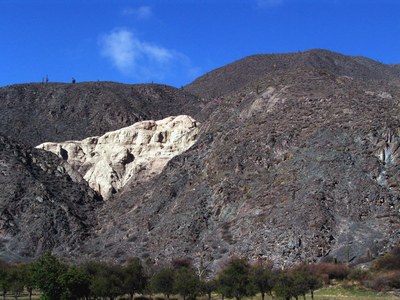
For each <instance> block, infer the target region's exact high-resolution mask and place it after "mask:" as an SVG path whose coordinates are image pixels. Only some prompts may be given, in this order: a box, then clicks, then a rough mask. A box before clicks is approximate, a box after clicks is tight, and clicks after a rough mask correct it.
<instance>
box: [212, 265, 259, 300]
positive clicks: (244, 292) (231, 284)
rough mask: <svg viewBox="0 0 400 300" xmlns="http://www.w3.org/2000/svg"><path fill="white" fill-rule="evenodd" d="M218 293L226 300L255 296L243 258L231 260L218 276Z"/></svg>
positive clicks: (248, 266)
mask: <svg viewBox="0 0 400 300" xmlns="http://www.w3.org/2000/svg"><path fill="white" fill-rule="evenodd" d="M218 283H219V284H218V285H219V291H220V292H221V293H222V295H223V296H226V297H227V298H229V299H231V298H236V300H240V299H242V298H243V297H248V296H253V295H255V294H256V288H255V286H254V285H253V283H252V282H251V281H250V265H249V263H248V261H247V259H245V258H241V259H239V258H238V259H233V260H231V261H230V262H229V264H228V267H227V268H226V269H224V270H223V271H222V273H220V274H219V276H218Z"/></svg>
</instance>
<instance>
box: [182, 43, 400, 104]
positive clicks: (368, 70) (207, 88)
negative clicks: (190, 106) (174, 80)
mask: <svg viewBox="0 0 400 300" xmlns="http://www.w3.org/2000/svg"><path fill="white" fill-rule="evenodd" d="M296 68H311V69H315V70H325V71H327V72H330V73H332V74H334V75H335V76H337V77H340V76H347V77H351V78H354V79H360V80H389V79H393V78H398V79H399V78H400V68H399V67H398V65H385V64H382V63H380V62H377V61H374V60H372V59H369V58H366V57H361V56H349V55H343V54H340V53H335V52H332V51H328V50H323V49H312V50H307V51H303V52H294V53H279V54H258V55H251V56H248V57H245V58H243V59H240V60H238V61H235V62H233V63H230V64H228V65H226V66H223V67H221V68H218V69H215V70H213V71H211V72H209V73H207V74H205V75H203V76H201V77H199V78H197V79H196V80H195V81H193V82H192V83H190V84H188V85H187V86H185V87H184V90H185V91H188V92H190V93H192V94H194V95H197V96H199V97H203V98H210V97H219V96H223V95H227V94H230V93H232V92H234V91H236V90H237V89H239V88H241V87H243V86H244V85H245V84H249V83H251V82H253V83H254V84H255V85H257V82H256V80H257V79H258V78H259V77H261V76H264V75H266V74H267V73H270V72H275V71H276V70H290V69H296Z"/></svg>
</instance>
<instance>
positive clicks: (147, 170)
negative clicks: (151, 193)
mask: <svg viewBox="0 0 400 300" xmlns="http://www.w3.org/2000/svg"><path fill="white" fill-rule="evenodd" d="M198 125H199V123H198V122H197V121H196V120H195V119H193V118H191V117H189V116H185V115H181V116H177V117H168V118H165V119H163V120H160V121H152V120H151V121H144V122H138V123H135V124H133V125H132V126H129V127H125V128H122V129H120V130H116V131H112V132H108V133H106V134H105V135H103V136H100V137H89V138H86V139H84V140H82V141H66V142H63V143H43V144H41V145H39V146H37V148H40V149H44V150H47V151H51V152H53V153H55V154H57V155H58V156H60V157H62V158H63V159H64V160H67V162H68V163H69V164H70V165H71V166H72V167H73V168H74V169H75V170H77V171H78V172H79V173H80V174H81V175H82V176H83V178H84V179H85V180H86V181H87V182H88V183H89V185H90V186H91V187H92V188H93V189H95V190H96V191H98V192H99V193H100V194H101V195H102V196H103V197H104V199H110V198H111V197H112V195H113V194H115V193H116V192H117V191H119V190H121V189H122V188H123V187H124V186H125V185H126V184H127V183H128V182H132V183H134V184H137V183H139V182H144V181H148V180H149V179H150V178H152V177H153V176H155V175H157V174H159V173H160V172H161V171H162V169H163V168H164V166H165V165H166V164H167V162H168V161H169V160H170V159H171V158H173V157H174V156H176V155H178V154H181V153H183V152H184V151H185V150H187V149H188V148H190V147H191V146H192V145H193V144H194V143H195V142H196V139H197V133H198V130H199V128H198Z"/></svg>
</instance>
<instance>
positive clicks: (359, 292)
mask: <svg viewBox="0 0 400 300" xmlns="http://www.w3.org/2000/svg"><path fill="white" fill-rule="evenodd" d="M40 294H41V293H40V292H39V291H35V292H34V294H33V296H32V300H38V299H40ZM160 298H164V297H163V295H154V296H153V297H152V299H153V300H156V299H157V300H158V299H160ZM6 299H7V300H9V299H10V300H11V299H15V298H14V296H13V295H7V297H6ZM18 299H19V300H28V299H29V296H28V294H27V293H24V294H23V295H21V296H20V297H18ZM141 299H143V298H141ZM219 299H221V296H220V295H213V297H212V300H219ZM247 299H249V300H250V299H251V300H261V295H257V296H255V297H252V298H247ZM269 299H271V297H270V296H267V295H266V296H265V300H269ZM274 299H277V298H275V297H274ZM299 299H303V297H299ZM306 299H311V295H310V294H307V295H306ZM314 299H315V300H331V299H332V300H340V299H346V300H363V299H366V300H375V299H385V300H399V299H400V297H396V296H394V295H393V293H392V294H390V293H389V294H386V295H383V294H378V293H375V292H372V291H369V290H366V289H364V288H362V287H351V288H343V287H341V286H339V285H334V286H330V287H326V288H322V289H320V290H317V291H315V292H314ZM171 300H183V298H181V297H178V296H177V295H174V296H172V297H171ZM197 300H208V297H205V296H202V297H198V298H197Z"/></svg>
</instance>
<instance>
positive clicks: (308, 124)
mask: <svg viewBox="0 0 400 300" xmlns="http://www.w3.org/2000/svg"><path fill="white" fill-rule="evenodd" d="M274 64H276V65H277V69H276V70H274ZM399 74H400V71H399V69H398V67H397V66H393V65H383V64H381V63H378V62H376V61H373V60H370V59H367V58H362V57H349V56H344V55H341V54H338V53H334V52H330V51H326V50H309V51H305V52H302V53H289V54H274V55H255V56H250V57H247V58H244V59H243V60H240V61H237V62H234V63H232V64H229V65H227V66H225V67H222V68H219V69H217V70H214V71H212V72H210V73H208V74H206V75H204V76H202V77H200V78H198V79H197V80H195V81H194V82H193V83H191V84H190V85H188V86H186V87H184V88H183V89H179V90H178V89H175V88H172V87H166V86H160V85H132V86H131V85H122V84H117V83H101V82H100V83H82V84H76V85H72V84H48V85H47V84H44V85H41V84H27V85H17V86H9V87H3V88H1V89H0V112H1V113H0V121H1V122H0V132H4V133H7V135H9V136H11V137H12V138H13V139H15V140H18V139H19V140H22V141H24V142H26V143H27V144H28V146H23V145H22V143H20V142H13V143H14V144H15V145H21V146H18V147H23V148H24V149H31V148H30V146H31V145H32V144H33V145H35V146H36V145H38V144H40V143H42V142H61V143H60V144H52V145H53V146H54V147H53V148H54V149H53V151H54V152H56V153H57V151H58V150H57V149H59V148H58V147H64V148H65V149H69V148H71V149H72V148H73V149H75V150H76V151H75V150H74V151H75V152H74V153H73V155H75V156H72V155H68V157H67V156H65V157H64V156H63V155H60V156H61V157H64V160H62V159H61V158H57V156H55V155H53V154H50V153H48V154H47V156H43V155H44V154H43V153H45V152H43V151H41V150H39V149H35V150H34V151H39V152H35V153H41V154H40V155H42V156H41V157H43V158H41V164H39V166H41V165H46V163H47V161H49V162H48V163H47V164H49V166H50V165H51V166H53V167H51V168H50V167H45V169H43V168H42V167H40V168H41V170H42V171H43V172H44V173H43V174H42V173H40V174H42V175H40V176H39V175H37V176H38V177H37V178H38V179H37V181H29V180H25V181H23V182H24V183H23V184H22V183H20V182H21V180H20V179H19V177H18V176H17V175H13V176H14V177H12V176H11V177H6V175H4V174H8V173H7V172H6V173H4V174H3V175H4V176H3V175H1V176H3V177H1V178H3V179H2V180H4V182H5V183H4V186H5V187H7V188H8V192H7V193H5V192H2V194H1V193H0V200H1V201H2V203H3V206H4V207H10V206H12V205H14V204H13V203H14V202H13V201H14V200H13V199H14V198H15V199H20V200H21V201H22V200H24V199H30V200H29V201H28V203H30V205H33V203H34V200H32V199H34V198H35V197H36V196H37V194H38V193H39V192H38V191H34V190H32V191H34V192H32V193H31V192H29V193H31V194H32V195H31V194H29V195H30V196H29V197H28V196H23V195H25V194H27V193H28V192H27V191H31V189H32V187H35V186H41V185H40V183H41V184H43V185H44V186H47V185H48V187H47V190H51V191H52V194H51V195H55V196H54V197H55V198H54V199H57V200H55V202H54V203H59V205H60V206H62V207H66V206H67V207H70V206H69V205H72V204H68V203H71V201H72V203H75V202H74V201H76V199H82V200H79V201H78V202H79V205H83V207H84V209H82V210H81V211H82V213H84V214H85V215H84V216H83V217H82V218H88V220H90V222H89V221H88V226H87V229H86V231H82V232H85V234H84V236H85V238H79V239H77V242H76V243H75V244H74V248H73V249H71V251H69V250H67V249H70V248H69V247H70V246H69V245H70V239H69V237H70V236H71V235H64V236H65V237H66V238H62V239H56V237H58V235H59V233H58V232H59V231H58V229H57V231H54V232H55V233H54V237H53V239H52V241H53V242H52V243H48V244H42V245H43V246H42V247H41V248H40V249H42V250H43V249H45V248H46V247H47V248H51V247H56V248H57V249H58V251H59V253H64V257H65V258H67V259H68V260H77V261H84V260H87V259H102V260H114V261H118V262H123V261H125V259H126V258H127V257H128V256H132V255H135V256H138V257H140V258H141V259H143V260H147V261H148V262H149V263H162V262H165V261H170V260H171V259H173V258H177V257H188V258H190V259H192V260H193V261H194V263H195V265H196V266H200V265H201V264H203V266H205V267H206V269H207V271H208V272H209V273H210V274H211V273H215V272H216V271H218V270H219V269H220V268H221V267H222V266H224V265H225V263H226V261H227V260H228V259H229V258H230V257H232V256H235V255H236V256H246V257H249V258H250V259H257V258H258V257H261V258H262V259H269V258H270V259H273V260H274V261H275V262H276V263H279V264H282V265H285V266H290V265H291V264H293V263H295V262H299V261H305V260H306V259H308V260H311V261H317V260H327V261H329V260H332V259H333V257H334V256H337V257H338V258H339V260H344V259H345V249H346V245H348V246H349V248H350V256H351V259H357V258H359V257H361V256H365V253H366V251H367V248H370V249H371V248H372V245H373V241H374V240H376V241H377V245H378V250H379V252H380V253H381V254H382V253H384V252H385V251H386V249H388V248H390V247H391V246H392V245H394V244H396V242H397V241H398V240H399V239H400V219H399V209H400V177H399V175H398V174H400V161H399V153H400V106H399V100H400V89H399V87H400V84H399V82H400V76H399ZM189 92H191V93H193V94H195V95H196V96H193V95H191V94H189ZM35 93H36V94H35ZM38 95H39V96H38ZM85 95H86V96H85ZM198 97H201V98H203V99H199V98H198ZM205 98H207V99H205ZM63 103H64V104H63ZM62 104H63V105H64V106H62ZM99 104H101V105H99ZM62 107H64V108H62ZM61 108H62V109H61ZM77 108H79V109H77ZM53 111H54V112H55V113H54V114H53V113H52V112H53ZM180 114H185V115H187V116H189V117H187V118H189V120H192V119H191V118H193V119H194V120H195V121H191V122H198V124H199V126H198V128H196V139H197V140H196V141H195V143H194V144H193V145H192V144H190V145H191V146H189V148H188V149H187V150H185V151H176V153H177V154H179V155H176V156H174V157H172V156H171V157H169V158H168V160H169V159H170V160H169V162H168V163H167V164H166V165H165V167H164V166H163V167H161V168H159V170H157V172H152V175H151V177H149V178H147V177H146V178H147V179H146V180H143V181H142V180H130V181H129V180H128V181H125V184H124V185H123V186H121V187H119V188H118V189H115V188H114V190H115V191H116V192H115V193H114V192H111V194H112V197H111V196H110V195H108V194H107V199H108V200H107V201H104V202H103V201H102V200H101V199H100V198H99V195H97V194H96V193H95V192H94V191H93V190H92V189H90V188H89V187H88V186H87V184H86V183H84V182H82V181H80V180H78V179H79V176H78V175H77V174H75V173H73V170H72V169H69V167H70V166H71V165H73V166H74V168H75V170H79V171H80V172H81V174H85V172H86V171H87V170H89V168H91V167H92V162H93V163H96V162H98V161H100V157H101V153H104V155H105V156H107V159H108V158H109V157H108V156H110V155H114V154H115V153H114V152H115V151H114V149H112V145H108V144H107V145H105V144H106V143H104V145H101V147H106V146H107V149H108V148H109V149H108V150H110V152H107V153H108V154H107V153H106V152H104V151H103V152H102V151H100V150H99V151H97V152H96V151H92V152H90V151H89V152H88V153H86V152H85V153H86V154H85V155H89V156H90V158H89V156H88V158H86V157H83V156H81V155H80V150H79V147H81V148H82V147H84V146H82V143H81V142H79V141H74V142H73V143H72V144H74V147H75V148H74V147H70V144H71V142H67V143H62V142H65V141H67V140H70V139H74V140H81V139H85V138H87V137H93V136H95V137H96V136H97V137H100V136H103V137H105V136H114V135H115V136H117V134H114V133H110V131H115V130H117V129H121V128H123V127H127V126H131V125H132V124H134V123H135V122H137V123H135V124H137V126H141V125H140V123H138V121H141V120H144V119H148V120H152V121H148V122H144V123H146V124H147V123H148V124H150V123H151V124H156V121H157V120H161V119H163V118H165V117H170V116H177V115H180ZM144 123H143V124H144ZM133 127H135V126H133ZM189 129H190V128H189ZM197 130H199V132H198V133H197ZM106 131H107V132H106ZM122 131H123V132H124V134H123V135H124V139H122V138H121V137H120V134H119V133H118V141H119V144H118V149H119V150H121V149H120V148H121V147H125V148H126V149H128V148H129V147H130V146H129V145H127V144H126V143H125V138H127V137H130V135H129V134H127V133H126V132H127V131H125V129H124V130H122ZM122 131H121V132H122ZM30 132H32V133H31V134H29V133H30ZM118 132H119V131H118ZM146 134H147V133H146ZM150 135H151V134H148V141H150V140H153V137H152V136H153V135H151V136H150ZM168 135H169V133H167V132H165V133H163V134H162V136H168ZM132 136H133V134H132ZM157 136H158V135H157ZM103 137H102V138H103ZM100 139H101V138H99V140H100ZM103 139H104V138H103ZM89 140H90V139H89ZM122 140H123V143H122V142H121V141H122ZM178 140H180V138H179V139H178ZM7 141H8V139H7ZM132 141H133V140H132ZM135 141H136V140H135ZM162 141H163V139H157V141H156V142H157V147H159V148H157V149H163V147H165V149H164V150H168V149H169V148H171V147H172V148H174V147H176V146H173V145H168V146H167V144H165V145H163V144H162ZM193 141H194V140H193ZM7 143H8V142H7ZM134 143H136V142H134ZM14 144H12V145H14ZM100 144H103V143H100ZM139 144H140V143H139ZM150 144H151V143H149V145H150ZM185 144H187V143H185ZM85 145H86V144H85ZM128 146H129V147H128ZM139 146H140V145H139ZM142 146H143V145H142ZM13 147H14V148H15V147H17V146H4V149H7V150H3V151H6V152H5V153H6V154H5V156H4V159H3V161H4V164H8V162H9V161H14V158H13V156H12V153H14V152H15V151H13V149H14V148H13ZM68 147H69V148H68ZM85 147H86V146H85ZM90 147H92V148H93V149H95V148H94V147H97V146H95V145H91V146H90ZM90 147H89V148H90ZM101 147H100V148H101ZM152 147H155V146H154V145H152ZM64 148H63V149H64ZM92 148H91V149H92ZM100 148H99V149H100ZM167 148H168V149H167ZM172 148H171V149H172ZM65 149H64V150H65ZM73 149H72V150H73ZM93 149H92V150H93ZM132 149H133V148H132ZM185 149H186V148H185ZM59 150H60V149H59ZM81 150H82V149H81ZM119 150H118V151H119ZM122 150H123V151H122V152H123V153H127V152H126V151H125V149H122ZM142 150H143V149H141V148H140V147H139V148H137V149H136V148H135V150H134V151H136V152H135V153H134V155H133V157H131V156H129V157H130V158H131V159H129V160H126V161H124V165H123V167H122V166H119V165H118V168H117V169H113V171H112V172H114V171H115V172H114V173H115V174H114V173H112V172H111V173H112V174H111V173H110V174H111V175H112V176H111V175H110V176H109V177H110V178H112V180H114V181H115V182H116V180H119V179H120V178H123V176H125V175H123V176H122V175H121V174H125V173H124V172H125V171H126V170H133V169H135V168H130V166H129V164H131V163H134V161H135V159H136V157H140V154H141V153H142ZM18 151H19V150H18ZM18 151H17V152H16V153H17V154H16V157H19V158H18V161H21V160H22V162H23V161H24V160H23V159H22V158H21V155H22V157H25V156H26V155H25V156H24V155H23V154H20V153H19V152H18ZM29 151H33V150H29ZM60 151H61V150H60ZM60 151H59V152H60ZM113 151H114V152H113ZM132 151H133V150H132ZM157 151H158V150H157ZM122 152H121V153H122ZM22 153H25V152H22ZM60 153H61V152H60ZM110 153H111V154H110ZM113 153H114V154H113ZM118 153H120V152H118ZM143 153H145V151H143ZM160 153H161V152H160ZM174 153H175V152H174ZM115 157H119V156H118V155H116V156H115ZM124 157H125V156H124ZM126 157H128V156H126ZM68 158H73V162H71V164H69V163H68ZM98 158H99V159H98ZM105 161H106V165H107V164H109V162H110V161H111V160H105ZM50 162H51V163H50ZM89 162H90V165H89ZM85 163H86V165H85ZM18 164H19V163H18ZM35 164H37V163H35ZM60 165H62V166H63V167H64V168H65V170H67V169H68V170H70V171H69V173H68V172H67V174H69V175H68V176H69V177H70V179H68V176H67V174H66V175H65V176H64V177H65V178H64V177H62V178H64V179H65V180H64V179H63V180H64V181H65V182H69V184H70V185H71V186H66V185H64V184H61V183H62V182H64V181H63V180H60V178H61V177H60V178H59V177H57V176H59V175H58V173H57V172H56V171H54V170H57V169H58V167H57V166H60ZM21 166H22V167H20V168H22V169H23V170H27V172H28V173H29V172H31V169H32V168H33V167H31V164H29V163H24V162H23V163H22V165H21ZM32 166H34V165H32ZM68 166H69V167H68ZM109 166H111V165H109ZM146 168H147V167H146ZM13 169H15V170H18V168H17V167H15V168H13ZM34 169H35V170H36V167H35V168H34ZM140 170H141V171H143V169H140ZM150 170H151V168H150V167H149V168H148V170H147V169H146V172H150ZM42 171H40V172H42ZM24 172H25V171H24ZM35 172H36V171H35ZM129 172H130V171H129ZM20 173H21V172H17V171H16V173H15V174H20ZM28 173H26V174H28ZM98 173H99V174H100V173H103V175H104V174H105V173H106V172H101V171H100V172H98ZM13 174H14V173H13ZM23 174H25V173H23ZM35 174H36V173H35ZM74 174H75V175H74ZM146 174H147V173H146ZM120 175H121V176H120ZM7 176H8V175H7ZM26 176H28V175H26ZM29 176H30V175H29ZM35 176H36V175H35ZM45 176H46V177H45ZM71 176H72V177H71ZM113 176H116V177H115V178H113ZM130 176H133V177H132V178H138V177H135V176H137V174H133V173H132V174H131V175H130ZM146 176H147V175H146ZM35 178H36V177H35ZM41 178H43V180H42V179H41ZM6 180H8V181H6ZM93 180H94V182H95V183H96V179H95V178H94V179H93ZM38 182H39V183H38ZM16 183H18V184H16ZM35 184H36V185H35ZM82 184H83V185H82ZM22 185H23V186H24V187H23V191H25V192H24V193H25V194H24V193H21V192H20V188H19V186H22ZM71 189H77V190H82V191H83V192H82V193H81V194H79V195H87V196H82V197H83V198H79V197H75V196H73V195H74V194H71V195H68V196H65V194H68V191H69V190H71ZM99 192H101V191H99ZM57 193H59V194H60V195H61V196H60V197H58V196H57V195H58V194H57ZM11 194H13V195H18V197H14V198H13V197H10V195H11ZM21 195H22V196H21ZM90 195H91V196H90ZM40 197H42V198H43V199H44V196H40ZM74 199H75V200H74ZM20 200H18V201H20ZM24 201H25V200H24ZM31 203H32V204H31ZM63 203H65V204H63ZM74 205H75V204H74ZM32 207H33V208H32V210H30V211H29V212H27V214H26V215H23V218H22V219H20V220H21V221H20V222H22V220H30V218H33V216H34V215H35V209H36V208H35V207H34V206H32ZM55 211H57V209H55V210H53V209H52V210H49V213H54V212H55ZM10 214H11V215H13V216H21V214H19V213H10ZM71 216H72V217H73V216H74V215H73V214H71ZM72 217H71V218H72ZM14 218H16V217H14ZM46 218H47V219H46ZM50 219H51V218H50ZM41 220H42V219H41ZM46 220H49V218H48V217H43V222H45V223H46V224H48V221H46ZM71 220H73V218H72V219H71ZM29 222H30V221H29ZM71 222H73V221H71ZM21 224H22V223H21ZM50 224H58V223H57V222H53V223H51V221H50ZM21 226H22V225H21ZM23 226H25V225H23ZM43 226H44V225H43ZM74 228H77V229H76V230H77V231H76V234H78V233H79V232H81V229H79V226H78V227H77V226H75V227H74ZM74 234H75V233H74ZM5 236H7V238H8V245H11V244H13V243H14V242H13V241H17V239H16V238H15V237H16V236H17V234H16V233H13V234H12V235H7V234H6V233H4V237H5ZM72 236H74V235H72ZM16 245H17V244H16ZM21 245H22V244H18V247H20V248H21V249H22V246H21ZM28 245H31V244H28ZM7 247H8V246H7ZM15 247H16V246H15ZM13 249H14V248H13ZM20 255H21V256H22V254H20ZM29 255H30V256H29ZM29 255H28V256H27V257H34V256H35V255H37V254H34V253H31V254H29ZM10 259H12V258H10Z"/></svg>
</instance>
